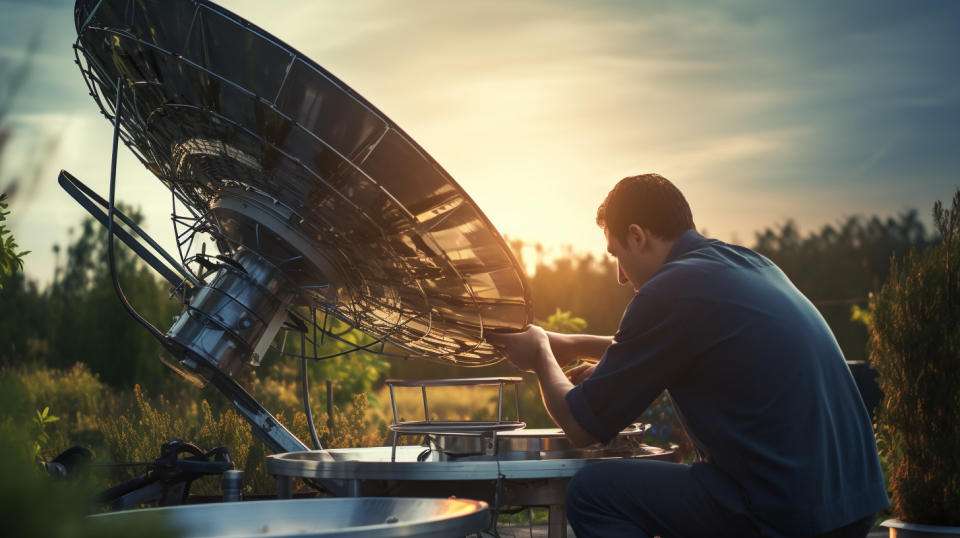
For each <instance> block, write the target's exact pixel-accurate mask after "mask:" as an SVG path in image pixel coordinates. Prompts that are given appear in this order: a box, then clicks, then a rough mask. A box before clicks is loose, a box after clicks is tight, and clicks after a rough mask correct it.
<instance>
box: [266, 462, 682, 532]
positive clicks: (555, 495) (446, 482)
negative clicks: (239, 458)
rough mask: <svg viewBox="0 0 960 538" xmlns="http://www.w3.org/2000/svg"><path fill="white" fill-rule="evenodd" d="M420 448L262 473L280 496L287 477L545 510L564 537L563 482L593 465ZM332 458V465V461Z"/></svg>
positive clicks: (288, 488) (357, 492) (287, 490)
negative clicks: (445, 457)
mask: <svg viewBox="0 0 960 538" xmlns="http://www.w3.org/2000/svg"><path fill="white" fill-rule="evenodd" d="M424 450H425V449H424V447H422V446H398V447H396V461H393V462H392V461H391V452H392V447H370V448H343V449H332V450H325V451H322V452H321V451H310V452H289V453H286V454H275V455H272V456H268V457H267V472H269V473H270V474H272V475H274V476H276V477H277V491H278V494H279V495H280V496H281V497H289V496H290V494H291V492H292V484H291V479H292V478H313V479H320V480H342V481H344V483H345V485H346V490H347V491H348V495H351V496H356V497H360V496H391V497H407V496H416V497H448V496H451V495H454V496H457V497H464V498H471V499H480V500H484V501H486V502H488V503H490V505H491V506H493V507H494V509H495V510H496V509H499V508H501V507H507V506H541V507H546V508H549V510H550V517H549V522H548V525H547V530H548V533H547V534H548V536H550V537H564V536H566V531H567V523H566V511H565V507H564V503H565V497H564V496H565V492H566V487H567V482H568V481H569V480H570V477H572V476H573V475H574V474H576V473H577V471H579V470H580V469H583V468H584V467H585V466H587V465H590V464H591V463H593V462H597V461H602V460H605V459H609V458H587V459H516V460H497V459H468V460H452V461H442V460H441V459H440V458H441V454H439V453H437V452H430V453H429V454H428V455H427V456H426V459H425V461H417V458H418V457H420V456H421V455H422V454H423V452H424ZM633 457H637V458H650V459H663V460H670V461H673V460H674V459H675V454H674V452H673V451H671V450H664V449H660V448H656V447H650V446H643V447H642V450H641V451H639V452H637V453H636V455H634V456H633ZM331 459H332V461H331Z"/></svg>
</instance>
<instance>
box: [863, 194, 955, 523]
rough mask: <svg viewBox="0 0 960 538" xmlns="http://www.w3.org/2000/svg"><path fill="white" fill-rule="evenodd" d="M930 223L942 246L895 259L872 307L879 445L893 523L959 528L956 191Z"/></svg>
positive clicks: (936, 208)
mask: <svg viewBox="0 0 960 538" xmlns="http://www.w3.org/2000/svg"><path fill="white" fill-rule="evenodd" d="M934 221H935V223H936V226H937V228H938V231H939V233H940V242H939V244H936V245H934V246H930V247H927V249H926V250H924V251H923V252H922V253H918V252H916V251H912V252H910V253H909V254H908V255H907V256H906V258H905V259H903V260H902V261H901V262H898V261H897V260H896V259H894V261H893V264H892V268H891V271H890V277H889V279H888V280H887V282H886V284H885V285H884V286H883V288H882V289H881V290H880V292H879V293H877V294H876V295H875V296H874V297H873V299H872V301H871V308H872V317H871V361H872V364H873V366H874V368H876V370H877V372H878V373H879V378H878V383H879V385H880V388H881V389H882V390H883V393H884V399H883V401H882V402H881V405H880V410H879V415H878V445H879V448H880V451H881V455H882V456H883V457H884V458H885V459H886V460H887V462H888V463H889V466H890V483H889V486H890V490H891V493H892V495H891V497H892V499H891V500H892V505H893V510H894V513H895V514H897V516H898V517H900V518H902V519H905V520H907V521H910V522H914V523H927V524H939V525H960V458H958V457H957V455H958V454H960V428H958V426H957V425H958V424H960V190H958V191H957V193H956V194H955V195H954V198H953V207H952V208H951V209H949V210H944V208H943V206H942V205H941V204H940V203H939V202H937V204H936V205H935V206H934Z"/></svg>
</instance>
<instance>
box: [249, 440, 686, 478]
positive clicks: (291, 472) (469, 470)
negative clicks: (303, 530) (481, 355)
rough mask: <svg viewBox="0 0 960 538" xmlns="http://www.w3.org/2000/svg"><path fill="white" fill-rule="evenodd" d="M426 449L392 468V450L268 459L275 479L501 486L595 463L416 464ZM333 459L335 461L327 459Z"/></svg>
mask: <svg viewBox="0 0 960 538" xmlns="http://www.w3.org/2000/svg"><path fill="white" fill-rule="evenodd" d="M423 451H424V447H422V446H398V447H396V461H394V462H391V461H390V459H391V453H392V448H391V447H389V446H378V447H368V448H338V449H330V450H325V451H322V452H320V451H309V452H288V453H285V454H274V455H272V456H267V472H268V473H270V474H272V475H274V476H288V477H302V478H318V479H333V480H446V481H452V480H497V479H498V478H503V479H507V480H510V479H542V478H569V477H571V476H573V475H574V474H576V473H577V471H579V470H580V469H582V468H583V467H584V466H586V465H589V464H590V463H591V462H594V461H599V460H601V459H609V458H591V459H517V460H497V459H493V458H486V459H467V460H451V461H441V460H440V456H441V455H440V454H439V453H437V452H433V453H431V454H430V455H429V456H428V457H427V458H426V460H425V461H417V457H418V456H420V454H421V453H423ZM671 454H672V452H671V451H669V450H664V449H660V448H656V447H649V446H645V447H644V452H643V453H639V454H635V457H654V458H669V457H670V456H671ZM327 456H332V457H333V461H330V460H329V459H326V457H327Z"/></svg>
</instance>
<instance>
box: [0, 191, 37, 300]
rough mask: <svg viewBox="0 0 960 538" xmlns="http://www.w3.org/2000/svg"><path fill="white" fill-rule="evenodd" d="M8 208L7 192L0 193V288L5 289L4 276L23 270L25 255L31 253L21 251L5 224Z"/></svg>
mask: <svg viewBox="0 0 960 538" xmlns="http://www.w3.org/2000/svg"><path fill="white" fill-rule="evenodd" d="M6 209H7V193H5V192H4V193H0V290H2V289H3V277H4V276H7V277H9V276H11V275H13V273H14V271H22V270H23V257H24V256H26V255H27V254H29V253H30V252H29V251H19V250H18V248H19V247H18V246H17V242H16V240H14V238H13V234H12V233H11V232H10V230H9V229H7V225H6V224H4V222H6V220H7V215H9V214H10V212H9V211H6Z"/></svg>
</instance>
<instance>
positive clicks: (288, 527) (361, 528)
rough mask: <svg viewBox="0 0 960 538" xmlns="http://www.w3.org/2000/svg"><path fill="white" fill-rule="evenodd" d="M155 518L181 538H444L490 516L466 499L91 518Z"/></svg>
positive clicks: (228, 506)
mask: <svg viewBox="0 0 960 538" xmlns="http://www.w3.org/2000/svg"><path fill="white" fill-rule="evenodd" d="M156 518H159V519H160V520H161V521H162V522H163V523H166V524H168V525H170V526H171V527H172V528H174V529H176V530H178V531H180V533H179V536H183V537H186V538H190V537H200V536H204V537H217V536H219V537H226V536H234V537H239V536H262V537H268V538H287V537H289V538H293V537H297V538H305V537H313V538H321V537H323V538H331V537H334V536H337V537H354V536H356V537H361V536H362V537H364V538H388V537H390V538H392V537H398V536H404V537H408V536H418V537H422V538H446V537H449V536H466V535H473V534H477V533H479V532H480V531H482V530H484V529H486V528H487V527H488V525H489V521H490V510H489V508H488V506H487V504H486V503H484V502H480V501H472V500H466V499H411V498H362V499H297V500H286V501H283V502H278V501H254V502H234V503H222V504H198V505H188V506H176V507H168V508H148V509H144V510H130V511H126V512H113V513H109V514H102V515H97V516H92V517H91V519H93V520H95V521H98V522H103V523H108V522H109V523H115V524H117V523H134V522H137V521H140V522H143V523H144V524H147V522H155V521H157V519H156ZM110 528H116V527H110Z"/></svg>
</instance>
